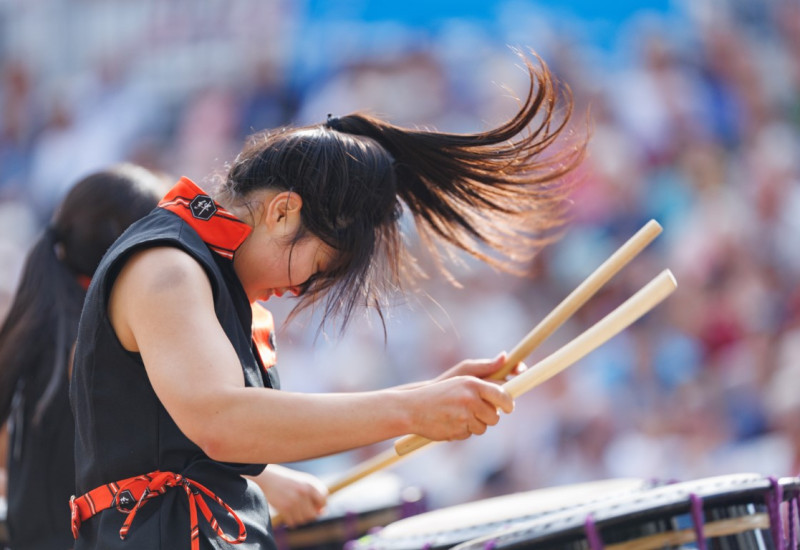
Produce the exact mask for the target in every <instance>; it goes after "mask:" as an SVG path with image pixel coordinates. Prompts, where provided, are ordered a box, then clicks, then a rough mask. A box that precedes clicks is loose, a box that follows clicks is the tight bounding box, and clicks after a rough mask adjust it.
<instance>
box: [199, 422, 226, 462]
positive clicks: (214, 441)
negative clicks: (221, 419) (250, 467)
mask: <svg viewBox="0 0 800 550" xmlns="http://www.w3.org/2000/svg"><path fill="white" fill-rule="evenodd" d="M189 439H191V440H192V442H194V444H195V445H197V446H198V447H200V450H201V451H203V453H204V454H205V455H206V456H207V457H208V458H210V459H211V460H214V461H217V462H235V460H234V458H233V457H232V453H231V448H230V444H229V442H228V441H227V440H226V439H227V438H226V437H225V434H224V433H221V434H220V433H210V430H207V431H205V433H202V434H195V437H190V438H189Z"/></svg>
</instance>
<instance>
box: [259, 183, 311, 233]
mask: <svg viewBox="0 0 800 550" xmlns="http://www.w3.org/2000/svg"><path fill="white" fill-rule="evenodd" d="M302 207H303V199H301V198H300V195H298V194H297V193H293V192H292V191H282V192H280V193H278V194H277V195H275V196H273V197H272V198H271V199H268V200H267V202H266V203H265V208H264V224H265V225H266V226H267V228H269V229H270V230H271V231H275V232H277V233H280V234H283V235H294V234H295V233H296V232H297V230H298V229H299V228H300V221H301V220H300V209H301V208H302Z"/></svg>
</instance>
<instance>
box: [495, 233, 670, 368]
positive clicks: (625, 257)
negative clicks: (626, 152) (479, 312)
mask: <svg viewBox="0 0 800 550" xmlns="http://www.w3.org/2000/svg"><path fill="white" fill-rule="evenodd" d="M661 230H662V229H661V225H659V223H658V222H657V221H655V220H650V221H649V222H647V223H646V224H645V225H644V226H643V227H642V228H641V229H640V230H639V231H637V232H636V234H635V235H633V237H631V238H630V239H628V241H627V242H626V243H625V244H623V245H622V246H621V247H619V248H618V249H617V251H616V252H614V254H612V255H611V256H609V257H608V259H607V260H606V261H605V262H603V263H602V264H601V265H600V267H598V268H597V269H595V270H594V272H593V273H592V274H591V275H589V276H588V277H587V278H586V279H585V280H584V281H583V282H582V283H581V284H580V285H578V287H577V288H575V290H573V291H572V292H571V293H570V294H569V296H567V297H566V298H564V300H563V301H562V302H561V303H560V304H558V305H557V306H556V307H555V309H553V311H551V312H550V313H548V314H547V316H546V317H545V318H544V319H542V320H541V322H540V323H539V324H538V325H536V326H535V327H534V328H533V330H531V331H530V332H529V333H528V334H527V335H526V336H525V338H523V340H522V341H521V342H520V343H519V344H518V345H517V347H515V348H514V349H513V350H511V353H509V354H508V357H507V358H506V360H505V362H504V363H503V366H502V367H500V369H498V370H497V371H496V372H495V373H493V374H492V375H491V376H489V377H488V378H489V379H491V380H504V379H505V377H506V376H508V373H509V372H511V369H513V368H514V367H515V366H516V365H517V364H518V363H520V362H521V361H523V360H524V359H525V358H526V357H527V356H528V355H530V354H531V352H533V350H534V349H536V348H537V347H538V346H539V344H541V343H542V342H543V341H544V340H545V339H546V338H547V337H548V336H550V335H551V334H553V332H555V330H556V329H557V328H558V327H560V326H561V325H563V324H564V322H565V321H566V320H567V319H569V318H570V317H571V316H572V315H573V314H574V313H575V312H576V311H577V310H578V309H579V308H580V307H581V306H582V305H583V304H585V303H586V302H587V301H588V300H589V298H591V297H592V296H594V295H595V293H597V291H598V290H600V289H601V288H602V287H603V285H605V284H606V283H607V282H608V281H609V280H610V279H611V278H612V277H613V276H614V275H616V274H617V273H618V272H619V271H620V269H622V268H623V267H625V265H627V264H628V263H629V262H630V261H631V260H632V259H633V258H635V257H636V256H637V255H638V254H639V252H641V251H642V250H644V248H645V247H646V246H647V245H648V244H650V243H651V242H652V241H653V239H655V238H656V237H657V236H658V235H659V234H661Z"/></svg>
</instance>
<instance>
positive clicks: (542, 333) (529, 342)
mask: <svg viewBox="0 0 800 550" xmlns="http://www.w3.org/2000/svg"><path fill="white" fill-rule="evenodd" d="M661 230H662V229H661V226H660V225H659V224H658V222H656V221H655V220H650V221H649V222H648V223H647V224H645V225H644V227H642V228H641V229H640V230H639V231H638V232H637V233H636V234H635V235H634V236H633V237H631V238H630V239H629V240H628V241H627V242H626V243H625V244H623V245H622V246H621V247H620V248H619V249H618V250H617V251H616V252H614V254H612V255H611V256H610V257H609V258H608V259H607V260H606V261H605V262H603V264H602V265H600V267H598V268H597V269H596V270H595V271H594V272H593V273H592V274H591V275H589V277H587V278H586V280H584V281H583V282H582V283H581V284H580V285H579V286H578V287H577V288H576V289H575V290H573V291H572V292H571V293H570V294H569V296H567V297H566V298H565V299H564V300H563V301H562V302H561V303H560V304H559V305H558V306H556V308H555V309H553V311H551V312H550V313H549V314H548V315H547V316H546V317H545V318H544V319H542V321H541V322H540V323H539V324H538V325H536V326H535V327H534V328H533V330H531V331H530V332H529V333H528V334H527V335H526V336H525V337H524V338H523V339H522V341H521V342H520V343H519V344H517V346H516V347H515V348H514V349H513V350H512V351H511V353H509V354H508V356H507V357H506V360H505V362H504V363H503V366H502V367H501V368H500V369H499V370H498V371H497V372H495V373H494V374H492V375H491V376H490V377H489V378H491V379H494V380H504V379H505V378H506V377H507V376H508V374H509V373H510V372H511V370H512V369H513V368H514V367H515V366H516V365H517V364H519V363H520V362H521V361H522V360H523V359H525V358H526V357H527V356H528V355H530V354H531V352H532V351H533V350H534V349H536V347H537V346H538V345H539V344H541V343H542V342H543V341H544V340H545V339H546V338H547V337H548V336H550V335H551V334H552V333H553V332H554V331H555V330H556V329H557V328H558V327H560V326H561V325H562V324H563V323H564V322H565V321H566V320H567V319H569V318H570V317H571V316H572V315H573V314H574V313H575V312H576V311H577V310H578V309H579V308H580V307H581V306H582V305H583V304H585V303H586V302H587V301H588V300H589V298H591V297H592V296H593V295H594V294H595V293H597V291H598V290H600V288H601V287H602V286H603V285H605V284H606V283H607V282H608V281H609V280H610V279H611V278H612V277H613V276H614V275H616V274H617V273H618V272H619V271H620V270H621V269H622V268H623V267H624V266H625V265H627V264H628V263H629V262H630V261H631V260H632V259H633V258H635V257H636V256H637V255H638V254H639V253H640V252H641V251H642V250H643V249H644V248H645V247H646V246H647V245H648V244H650V243H651V242H652V241H653V239H655V238H656V237H657V236H658V235H659V234H660V233H661ZM677 286H678V285H677V282H676V281H675V277H674V276H673V275H672V272H671V271H670V270H669V269H665V270H664V271H662V272H661V273H660V274H659V275H657V276H656V277H655V278H653V279H652V280H651V281H650V282H649V283H647V284H646V285H645V286H644V287H642V288H641V289H640V290H639V291H638V292H637V293H636V294H634V295H633V296H631V297H630V298H628V299H627V300H626V301H625V302H623V303H622V304H621V305H620V306H619V307H617V308H616V309H615V310H614V311H612V312H611V313H609V314H608V315H606V316H605V317H603V319H601V320H600V321H598V322H597V323H596V324H595V325H593V326H592V327H590V328H589V329H588V330H586V331H585V332H584V333H583V334H581V335H580V336H578V337H577V338H575V339H574V340H572V341H571V342H569V343H567V344H566V345H565V346H563V347H562V348H560V349H559V350H557V351H556V352H554V353H552V354H551V355H549V356H547V357H546V358H544V359H543V360H541V361H539V362H538V363H536V364H535V365H533V366H532V367H530V368H528V369H527V370H526V371H524V372H522V373H521V374H519V375H517V376H515V377H514V378H512V379H511V380H509V381H507V382H505V383H504V384H503V388H504V389H505V390H506V391H507V392H508V393H509V394H510V395H511V397H512V398H515V399H516V398H517V397H519V396H520V395H522V394H524V393H525V392H527V391H529V390H531V389H533V388H535V387H536V386H538V385H539V384H541V383H542V382H545V381H546V380H549V379H550V378H552V377H553V376H555V375H556V374H558V373H559V372H561V371H563V370H564V369H566V368H567V367H569V366H571V365H573V364H575V363H576V362H578V361H579V360H580V359H582V358H583V357H585V356H586V355H587V354H588V353H589V352H591V351H593V350H595V349H597V348H598V347H600V346H601V345H602V344H604V343H605V342H607V341H608V340H610V339H611V338H612V337H614V336H616V335H617V334H619V333H620V332H622V331H623V330H625V329H626V328H627V327H629V326H630V325H631V324H633V323H634V322H635V321H637V320H638V319H639V318H641V317H642V316H643V315H644V314H645V313H647V312H649V311H650V310H651V309H653V308H654V307H655V306H657V305H658V304H659V303H661V301H663V300H664V299H665V298H666V297H667V296H669V295H670V294H671V293H672V292H673V291H674V290H675V289H676V288H677ZM429 443H433V441H431V440H430V439H426V438H424V437H422V436H419V435H407V436H405V437H401V438H400V439H398V440H397V441H395V444H394V447H392V448H390V449H388V450H386V451H384V452H383V453H380V454H378V455H376V456H374V457H373V458H371V459H369V460H366V461H364V462H362V463H361V464H359V465H357V466H355V467H354V468H353V469H351V470H350V471H348V472H347V473H346V474H345V475H344V476H343V477H342V478H341V479H339V480H338V481H335V482H334V483H331V484H330V485H329V486H328V494H330V495H332V494H333V493H335V492H337V491H340V490H341V489H344V488H345V487H347V486H349V485H352V484H353V483H355V482H356V481H359V480H360V479H363V478H364V477H366V476H368V475H370V474H372V473H374V472H377V471H379V470H381V469H383V468H387V467H389V466H391V465H393V464H394V463H396V462H398V461H399V460H400V459H401V458H403V457H405V456H408V455H409V454H410V453H412V452H413V451H416V450H418V449H421V448H422V447H424V446H426V445H428V444H429ZM273 523H275V524H278V523H280V517H279V516H276V517H275V518H273Z"/></svg>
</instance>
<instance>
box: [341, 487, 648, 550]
mask: <svg viewBox="0 0 800 550" xmlns="http://www.w3.org/2000/svg"><path fill="white" fill-rule="evenodd" d="M651 483H652V482H651V481H648V480H646V479H642V478H633V477H628V478H609V479H601V480H594V481H586V482H582V483H575V484H565V485H560V486H558V485H557V486H552V487H542V488H540V489H534V490H530V491H523V492H520V493H512V494H510V495H500V496H497V497H490V498H486V499H481V500H480V501H474V502H469V503H464V504H458V505H454V506H449V507H447V508H443V509H438V510H432V511H429V512H425V513H422V514H418V515H415V516H412V517H409V518H404V519H402V520H399V521H397V522H393V523H391V524H389V525H387V526H386V528H385V529H390V528H391V529H400V528H402V527H404V526H407V525H409V524H410V523H409V522H418V521H420V520H421V519H425V518H427V519H430V518H434V519H435V518H436V517H437V516H438V515H440V514H441V513H443V512H448V513H452V512H454V511H458V510H462V509H465V508H471V507H473V506H475V505H476V504H479V503H480V504H483V505H486V506H490V505H491V504H492V503H497V502H500V501H502V500H505V499H507V498H508V497H512V496H513V497H516V496H521V495H535V494H539V495H546V494H550V493H555V492H557V490H559V489H567V488H571V489H577V488H580V487H586V488H587V489H589V488H591V487H595V488H601V487H602V486H603V485H608V486H609V490H608V491H607V492H601V493H598V494H594V495H592V497H590V498H589V499H588V500H587V501H584V503H585V502H592V503H594V502H598V501H604V500H606V499H608V498H613V497H615V496H621V495H626V494H629V493H636V492H640V491H642V490H644V489H647V488H649V487H650V486H651ZM578 505H580V503H579V502H575V503H572V504H564V505H562V506H559V507H557V508H553V509H550V510H542V511H541V512H535V513H530V514H524V515H520V516H517V517H508V518H504V519H500V520H495V521H491V522H485V523H481V524H478V525H474V524H473V525H469V526H459V527H458V528H447V527H441V528H437V529H434V530H431V531H427V532H425V533H414V534H412V535H403V536H399V537H396V536H391V537H389V538H386V537H385V534H384V536H383V537H382V533H383V532H384V530H385V529H382V530H380V531H378V532H377V533H375V534H372V535H367V536H366V537H362V538H361V539H359V540H356V541H351V544H350V545H349V546H348V550H358V549H361V548H370V549H372V548H381V549H382V550H407V549H411V548H420V547H421V546H423V545H424V546H425V547H430V548H439V547H441V546H442V545H445V546H447V547H448V548H449V547H452V546H453V545H456V544H459V543H463V542H467V541H468V540H471V539H473V538H475V537H478V536H482V535H486V534H487V533H488V531H487V530H491V531H493V532H494V531H496V530H497V529H500V528H502V527H504V526H507V525H508V523H509V521H533V520H535V519H537V518H541V517H543V516H546V515H550V514H553V513H558V512H562V511H567V510H570V509H572V508H574V507H576V506H578ZM529 516H530V517H529ZM470 531H472V533H470ZM453 539H457V540H453ZM376 544H377V545H378V546H375V545H376Z"/></svg>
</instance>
